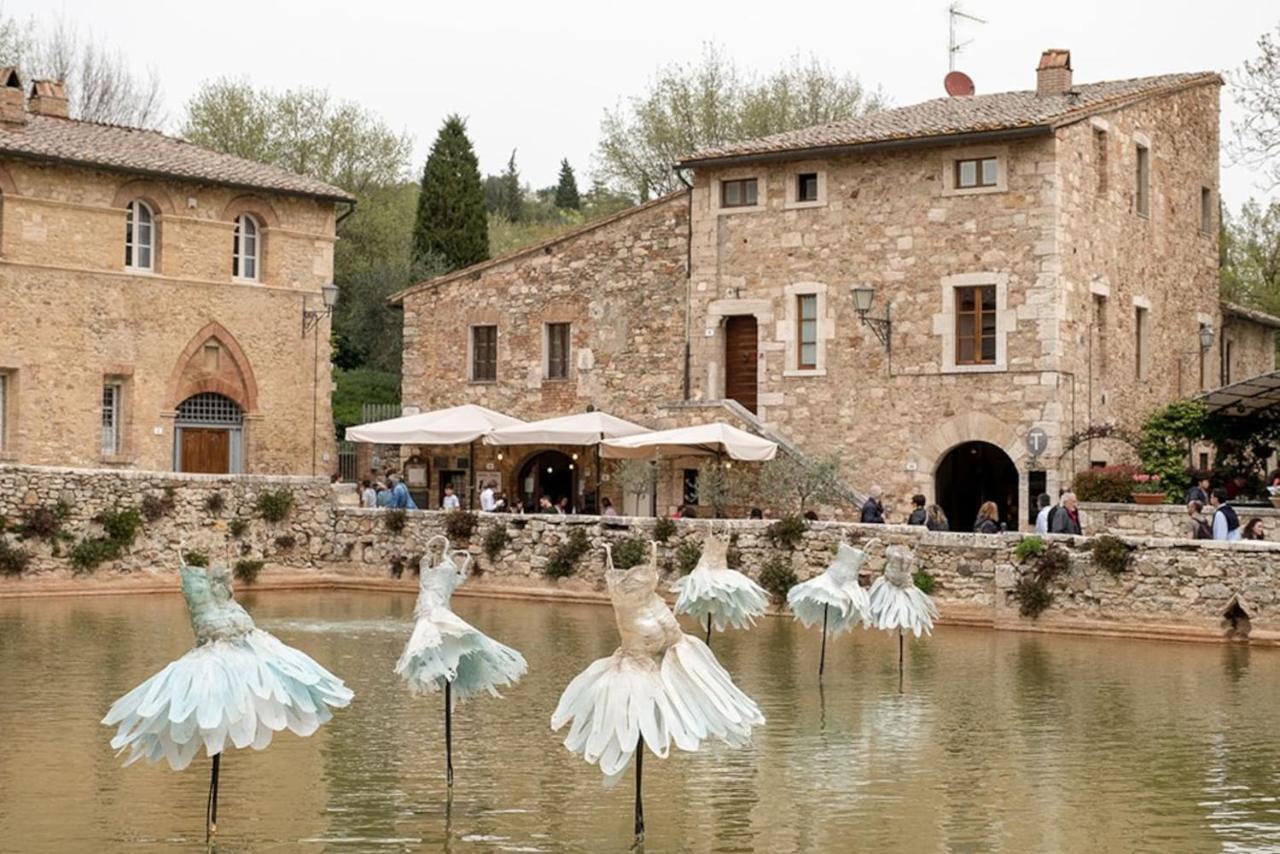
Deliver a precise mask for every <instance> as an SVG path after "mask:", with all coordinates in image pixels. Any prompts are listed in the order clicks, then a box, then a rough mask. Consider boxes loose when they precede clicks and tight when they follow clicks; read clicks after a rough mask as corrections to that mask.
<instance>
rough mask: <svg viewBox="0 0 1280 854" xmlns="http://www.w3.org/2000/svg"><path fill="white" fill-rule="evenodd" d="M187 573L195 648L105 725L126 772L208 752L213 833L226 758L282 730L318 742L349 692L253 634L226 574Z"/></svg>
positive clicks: (308, 661)
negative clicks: (222, 763) (221, 769)
mask: <svg viewBox="0 0 1280 854" xmlns="http://www.w3.org/2000/svg"><path fill="white" fill-rule="evenodd" d="M179 557H181V555H180V556H179ZM180 575H181V578H182V595H183V597H184V598H185V599H186V602H187V613H188V614H189V616H190V617H191V628H192V629H193V630H194V631H195V636H196V646H195V649H193V650H191V651H190V652H188V653H187V654H186V655H184V656H182V658H179V659H178V660H177V661H175V662H173V663H171V664H170V665H168V666H167V667H165V668H164V669H163V670H161V671H160V672H159V673H157V674H155V675H154V676H152V677H151V678H150V679H148V680H147V681H145V682H143V683H142V684H141V685H139V686H138V687H137V688H134V689H133V690H132V691H130V692H129V693H128V694H125V695H124V696H123V697H121V698H120V699H119V700H117V701H116V702H115V703H114V704H113V705H112V706H111V709H110V710H109V711H108V712H107V716H106V717H105V718H103V719H102V723H104V724H106V725H108V726H115V725H118V729H117V730H116V736H115V738H113V739H111V746H112V747H114V748H116V750H117V751H118V753H123V752H124V751H126V750H128V751H129V758H128V760H127V761H126V762H125V765H130V764H132V763H134V762H136V761H138V760H139V759H145V760H146V761H148V762H159V761H161V760H164V761H167V762H168V763H169V767H171V768H173V769H174V770H175V771H180V770H182V769H183V768H186V767H187V766H188V765H189V764H190V763H191V760H192V759H193V758H195V755H196V753H197V752H198V751H199V750H200V747H201V745H203V746H204V749H205V753H206V755H208V756H210V757H212V759H213V777H212V779H211V781H210V804H209V806H210V815H209V817H208V822H207V830H208V832H209V833H210V834H212V833H213V832H214V831H215V830H216V819H217V806H216V804H217V775H218V770H217V769H218V764H219V759H220V757H221V755H222V753H223V751H225V750H226V749H227V748H228V747H238V748H245V747H252V748H253V749H254V750H262V749H263V748H265V747H266V746H267V745H269V744H270V743H271V737H272V736H273V735H274V734H275V733H277V732H280V731H281V730H284V729H288V730H290V731H291V732H293V733H296V734H297V735H301V736H308V735H311V734H312V733H314V732H315V731H316V730H317V729H318V728H319V727H320V725H321V724H323V723H325V722H326V721H328V720H329V719H330V718H332V717H333V713H332V711H331V709H335V708H342V707H344V706H346V705H347V704H348V703H350V702H351V698H352V693H351V690H350V689H349V688H347V687H346V685H344V684H343V682H342V680H341V679H339V678H338V677H336V676H334V675H333V674H332V673H330V672H329V671H328V670H325V669H324V668H323V667H321V666H320V665H319V664H317V663H316V662H315V661H314V660H313V659H312V658H311V657H310V656H308V655H307V654H305V653H303V652H299V651H298V650H296V649H294V648H292V647H290V646H287V645H285V644H283V643H281V642H280V641H279V640H277V639H276V638H275V637H274V636H273V635H271V634H269V633H267V632H264V631H263V630H262V629H259V628H256V627H255V626H254V623H253V618H252V617H250V616H249V614H248V612H247V611H245V609H244V608H242V607H241V606H240V605H239V604H238V603H237V602H236V601H235V600H234V599H233V598H232V592H231V573H230V572H229V571H228V570H227V569H226V567H215V568H212V569H209V570H207V571H206V570H205V569H204V568H201V567H194V566H187V565H186V564H185V563H184V564H183V565H182V568H181V570H180Z"/></svg>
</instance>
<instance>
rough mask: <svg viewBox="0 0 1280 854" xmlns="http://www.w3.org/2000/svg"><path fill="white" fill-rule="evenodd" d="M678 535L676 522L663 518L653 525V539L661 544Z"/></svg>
mask: <svg viewBox="0 0 1280 854" xmlns="http://www.w3.org/2000/svg"><path fill="white" fill-rule="evenodd" d="M675 535H676V522H675V520H674V519H669V518H667V517H666V516H663V517H662V518H661V519H659V520H658V521H657V522H655V523H654V525H653V538H654V539H655V540H657V541H658V542H660V543H665V542H666V541H667V540H669V539H671V538H672V537H674V536H675Z"/></svg>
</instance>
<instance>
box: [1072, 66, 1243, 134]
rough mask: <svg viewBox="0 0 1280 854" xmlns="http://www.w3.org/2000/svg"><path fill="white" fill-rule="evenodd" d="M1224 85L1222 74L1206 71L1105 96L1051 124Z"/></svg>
mask: <svg viewBox="0 0 1280 854" xmlns="http://www.w3.org/2000/svg"><path fill="white" fill-rule="evenodd" d="M1206 85H1214V86H1221V85H1223V80H1222V75H1221V74H1218V73H1217V72H1216V71H1206V72H1204V73H1203V74H1200V75H1198V76H1196V77H1193V78H1191V79H1189V80H1180V81H1178V82H1177V83H1166V84H1165V85H1163V86H1156V87H1153V88H1151V89H1147V90H1145V91H1140V92H1129V93H1127V94H1124V95H1116V96H1115V97H1112V98H1103V99H1101V100H1098V101H1095V102H1093V103H1091V104H1085V105H1082V106H1080V107H1078V108H1076V109H1074V110H1070V111H1068V112H1066V113H1063V114H1062V115H1060V116H1058V117H1056V118H1054V119H1053V120H1052V121H1050V122H1049V124H1050V125H1051V126H1052V127H1053V129H1054V130H1057V129H1058V128H1063V127H1067V126H1068V125H1073V124H1076V123H1078V122H1080V121H1082V120H1084V119H1087V118H1091V117H1093V116H1097V115H1100V114H1102V113H1110V112H1114V111H1115V110H1122V109H1124V108H1125V107H1131V106H1133V105H1134V104H1137V103H1140V102H1142V101H1146V100H1148V99H1150V98H1162V97H1164V96H1166V95H1173V94H1176V93H1178V92H1182V91H1185V90H1187V89H1194V88H1196V87H1198V86H1206Z"/></svg>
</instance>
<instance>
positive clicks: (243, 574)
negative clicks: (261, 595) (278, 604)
mask: <svg viewBox="0 0 1280 854" xmlns="http://www.w3.org/2000/svg"><path fill="white" fill-rule="evenodd" d="M231 572H232V574H233V575H234V576H235V579H236V581H239V582H241V583H242V584H253V583H254V582H255V581H257V580H258V573H259V572H262V561H260V560H248V559H245V560H238V561H236V562H235V565H234V566H233V567H232V568H231Z"/></svg>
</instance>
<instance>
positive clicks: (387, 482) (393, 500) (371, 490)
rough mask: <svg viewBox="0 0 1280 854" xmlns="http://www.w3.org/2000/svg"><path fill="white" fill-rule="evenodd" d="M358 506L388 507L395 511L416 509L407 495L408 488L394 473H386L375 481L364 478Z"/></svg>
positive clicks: (410, 497) (416, 506) (411, 497)
mask: <svg viewBox="0 0 1280 854" xmlns="http://www.w3.org/2000/svg"><path fill="white" fill-rule="evenodd" d="M360 506H361V507H388V508H391V509H397V510H417V509H418V505H417V504H415V503H414V501H413V496H412V495H410V494H409V487H407V486H405V485H404V480H403V479H402V478H401V477H400V475H399V473H397V472H394V471H389V472H387V473H386V475H385V476H384V477H383V478H381V479H379V480H377V481H374V480H370V479H368V478H366V479H365V480H362V481H361V482H360Z"/></svg>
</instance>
